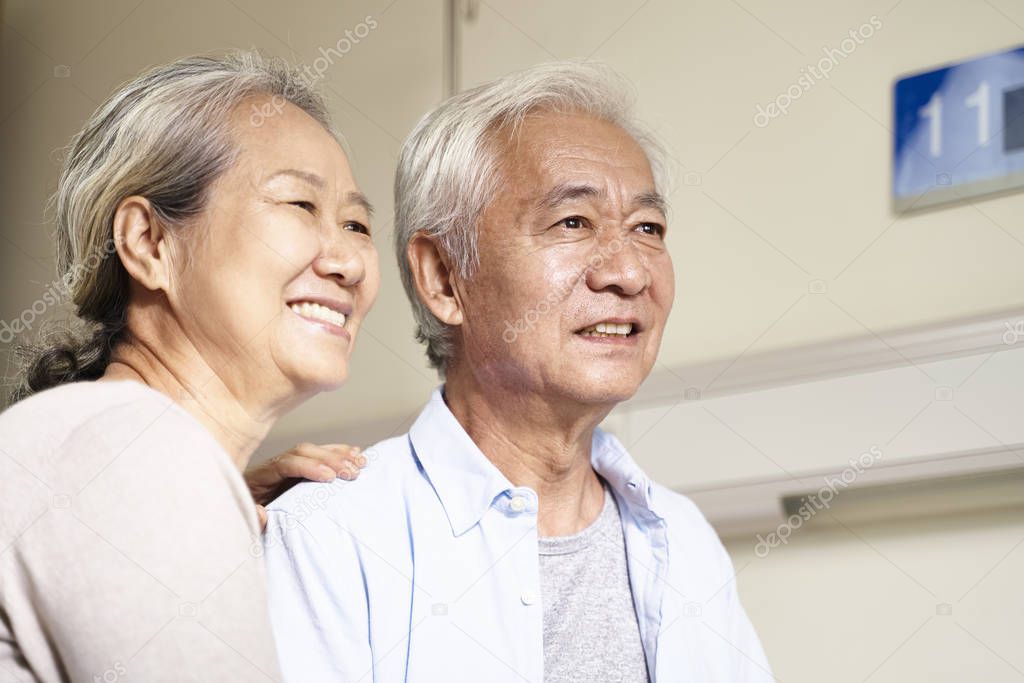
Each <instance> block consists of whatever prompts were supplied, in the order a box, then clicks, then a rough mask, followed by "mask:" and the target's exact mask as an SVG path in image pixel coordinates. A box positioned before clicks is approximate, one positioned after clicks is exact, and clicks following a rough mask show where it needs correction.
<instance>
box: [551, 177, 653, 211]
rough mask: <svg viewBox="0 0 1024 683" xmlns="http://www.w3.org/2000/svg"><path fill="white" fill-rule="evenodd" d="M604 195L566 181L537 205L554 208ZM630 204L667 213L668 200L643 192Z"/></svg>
mask: <svg viewBox="0 0 1024 683" xmlns="http://www.w3.org/2000/svg"><path fill="white" fill-rule="evenodd" d="M604 196H605V193H604V190H599V189H598V188H596V187H593V186H592V185H574V184H568V183H566V184H562V185H556V186H555V187H553V188H552V189H551V190H550V191H549V192H548V193H547V194H545V195H544V196H543V197H542V198H541V200H540V202H539V205H540V206H542V207H544V208H547V209H554V208H556V207H558V206H559V205H561V204H563V203H565V202H569V201H572V200H574V199H590V198H595V197H596V198H599V199H600V198H603V197H604ZM632 204H633V206H637V207H640V208H650V209H656V210H658V211H660V212H661V213H662V214H665V215H668V202H667V201H666V200H665V197H663V196H662V195H661V193H659V192H643V193H641V194H638V195H636V196H635V197H633V201H632Z"/></svg>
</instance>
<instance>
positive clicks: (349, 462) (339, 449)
mask: <svg viewBox="0 0 1024 683" xmlns="http://www.w3.org/2000/svg"><path fill="white" fill-rule="evenodd" d="M288 455H291V456H294V458H292V459H290V461H289V462H288V463H287V465H289V466H300V465H299V464H298V461H297V460H296V458H297V459H299V460H304V461H306V464H307V466H308V467H313V466H314V465H315V466H319V467H327V468H330V470H331V476H330V479H333V478H334V475H337V476H340V477H342V478H343V479H354V478H355V477H356V476H358V474H359V470H360V469H361V468H362V467H364V466H365V465H366V464H367V458H366V456H364V455H362V454H361V452H360V450H359V447H358V446H352V445H347V444H345V443H326V444H324V445H316V444H314V443H300V444H299V445H297V446H295V449H293V450H292V451H290V452H289V454H286V456H288ZM282 464H283V465H285V464H286V463H284V462H283V463H282ZM319 471H321V472H322V473H323V474H324V475H325V476H328V474H327V470H319ZM292 476H304V475H292ZM307 478H310V477H307ZM330 479H327V480H330Z"/></svg>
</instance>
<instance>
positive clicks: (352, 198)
mask: <svg viewBox="0 0 1024 683" xmlns="http://www.w3.org/2000/svg"><path fill="white" fill-rule="evenodd" d="M345 198H346V199H347V200H348V203H349V204H355V205H356V206H361V207H363V208H364V209H366V213H368V214H369V215H371V216H372V215H373V204H371V203H370V200H369V199H367V198H366V195H365V194H363V193H362V192H349V193H348V194H347V195H345Z"/></svg>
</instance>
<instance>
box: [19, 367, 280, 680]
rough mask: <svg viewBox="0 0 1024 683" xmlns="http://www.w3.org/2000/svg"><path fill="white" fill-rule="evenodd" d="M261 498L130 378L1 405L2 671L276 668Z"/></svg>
mask: <svg viewBox="0 0 1024 683" xmlns="http://www.w3.org/2000/svg"><path fill="white" fill-rule="evenodd" d="M279 678H280V676H279V674H278V668H277V661H276V655H275V650H274V644H273V640H272V636H271V630H270V626H269V621H268V617H267V608H266V587H265V578H264V570H263V564H262V552H261V546H260V543H259V529H258V522H257V518H256V513H255V509H254V507H253V502H252V499H251V497H250V496H249V493H248V490H247V489H246V486H245V482H244V481H243V479H242V477H241V475H240V473H239V472H238V470H237V469H236V467H235V466H234V464H233V463H232V462H231V460H230V458H229V457H228V455H227V453H226V452H225V451H224V450H223V449H222V448H221V447H220V445H219V444H218V443H217V442H216V441H215V440H214V438H213V437H212V436H211V435H210V433H209V432H207V431H206V430H205V428H204V427H203V426H202V425H201V424H200V423H199V422H198V421H197V420H195V419H194V418H193V417H192V416H191V415H189V414H188V413H187V412H186V411H185V410H184V409H182V408H181V407H180V406H178V405H177V404H176V403H174V402H173V401H172V400H171V399H169V398H168V397H166V396H164V395H163V394H161V393H159V392H157V391H155V390H153V389H150V388H149V387H147V386H145V385H143V384H140V383H137V382H132V381H119V382H78V383H74V384H69V385H65V386H61V387H57V388H54V389H50V390H48V391H44V392H42V393H40V394H37V395H35V396H32V397H30V398H28V399H26V400H24V401H22V402H20V403H18V404H15V405H14V406H12V407H11V408H9V409H8V410H7V411H5V412H4V413H3V414H0V681H8V680H10V681H43V682H45V683H49V682H51V681H54V682H55V681H88V682H89V683H92V682H93V681H105V682H107V683H113V682H114V681H118V680H124V681H125V682H126V683H128V682H130V681H147V682H153V681H176V682H177V681H231V682H235V681H271V680H279Z"/></svg>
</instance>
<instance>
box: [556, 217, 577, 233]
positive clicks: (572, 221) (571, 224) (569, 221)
mask: <svg viewBox="0 0 1024 683" xmlns="http://www.w3.org/2000/svg"><path fill="white" fill-rule="evenodd" d="M558 225H562V226H565V227H566V228H569V229H570V230H579V229H580V228H582V227H583V218H581V217H580V216H569V217H568V218H563V219H562V220H560V221H558Z"/></svg>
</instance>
